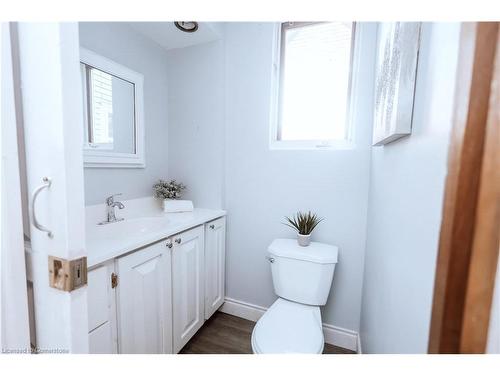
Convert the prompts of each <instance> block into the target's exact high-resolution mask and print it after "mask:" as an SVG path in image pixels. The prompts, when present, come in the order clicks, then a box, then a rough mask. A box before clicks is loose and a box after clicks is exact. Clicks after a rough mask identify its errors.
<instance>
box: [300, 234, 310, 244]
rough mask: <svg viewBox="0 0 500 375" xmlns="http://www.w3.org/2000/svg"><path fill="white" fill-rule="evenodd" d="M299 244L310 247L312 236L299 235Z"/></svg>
mask: <svg viewBox="0 0 500 375" xmlns="http://www.w3.org/2000/svg"><path fill="white" fill-rule="evenodd" d="M297 242H298V243H299V245H300V246H309V244H310V243H311V235H310V234H297Z"/></svg>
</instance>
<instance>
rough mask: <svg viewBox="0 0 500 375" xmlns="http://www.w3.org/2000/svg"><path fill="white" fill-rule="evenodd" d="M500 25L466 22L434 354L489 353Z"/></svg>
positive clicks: (497, 216) (497, 224) (499, 173)
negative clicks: (487, 351) (487, 347)
mask: <svg viewBox="0 0 500 375" xmlns="http://www.w3.org/2000/svg"><path fill="white" fill-rule="evenodd" d="M499 32H500V31H499V23H497V22H490V23H482V22H477V23H464V24H463V25H462V30H461V36H460V51H459V60H458V67H457V86H456V90H455V109H454V118H453V129H452V135H451V139H450V147H449V155H448V176H447V179H446V188H445V198H444V205H443V220H442V224H441V234H440V241H439V254H438V260H437V269H436V279H435V285H434V301H433V307H432V319H431V328H430V337H429V348H428V350H429V353H484V351H485V348H486V343H487V336H488V327H489V316H490V310H491V302H492V297H493V289H494V283H495V274H496V267H497V259H498V246H499V228H500V204H499V196H500V182H499V181H500V167H499V156H500V152H499V150H500V142H499V136H500V129H499V128H500V108H499V107H500V106H499V103H500V34H499Z"/></svg>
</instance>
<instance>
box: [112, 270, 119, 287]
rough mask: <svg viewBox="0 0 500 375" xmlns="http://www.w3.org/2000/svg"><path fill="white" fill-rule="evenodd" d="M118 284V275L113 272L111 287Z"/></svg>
mask: <svg viewBox="0 0 500 375" xmlns="http://www.w3.org/2000/svg"><path fill="white" fill-rule="evenodd" d="M117 285H118V275H117V274H116V273H114V272H113V273H112V274H111V288H116V286H117Z"/></svg>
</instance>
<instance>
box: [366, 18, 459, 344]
mask: <svg viewBox="0 0 500 375" xmlns="http://www.w3.org/2000/svg"><path fill="white" fill-rule="evenodd" d="M459 31H460V26H459V24H456V23H432V24H429V23H427V24H424V25H423V29H422V35H421V48H420V56H419V63H418V71H417V86H416V94H415V107H414V117H413V130H412V134H411V136H410V137H407V138H404V139H401V140H399V141H397V142H395V143H392V144H389V145H387V146H385V147H381V148H373V149H372V160H371V185H370V203H369V211H368V231H367V243H366V258H365V271H364V272H365V275H364V287H363V304H362V315H361V316H362V319H361V340H362V348H363V352H366V353H425V352H426V351H427V343H428V336H429V325H430V316H431V305H432V293H433V287H434V273H435V267H436V257H437V248H438V240H439V229H440V223H441V209H442V200H443V192H444V182H445V177H446V167H447V152H448V142H449V135H450V129H451V121H452V108H453V97H454V89H455V72H456V63H457V54H458V41H459Z"/></svg>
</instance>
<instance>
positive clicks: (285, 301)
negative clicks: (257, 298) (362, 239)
mask: <svg viewBox="0 0 500 375" xmlns="http://www.w3.org/2000/svg"><path fill="white" fill-rule="evenodd" d="M337 257H338V248H337V247H336V246H332V245H327V244H322V243H318V242H312V243H311V244H310V245H309V246H308V247H306V248H304V247H302V246H299V245H298V244H297V241H296V240H292V239H276V240H274V241H273V242H272V243H271V245H270V246H269V248H268V256H267V259H268V261H269V262H270V264H271V273H272V277H273V286H274V291H275V293H276V294H277V295H278V297H279V298H278V299H277V300H276V301H275V302H274V303H273V304H272V306H271V307H270V308H269V309H268V310H267V311H266V312H265V313H264V315H263V316H262V317H261V318H260V319H259V320H258V322H257V324H256V325H255V327H254V329H253V332H252V350H253V352H254V353H258V354H261V353H310V354H320V353H322V352H323V346H324V338H323V329H322V323H321V312H320V309H319V307H320V306H322V305H325V304H326V301H327V299H328V294H329V292H330V288H331V285H332V280H333V273H334V270H335V264H336V263H337Z"/></svg>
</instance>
